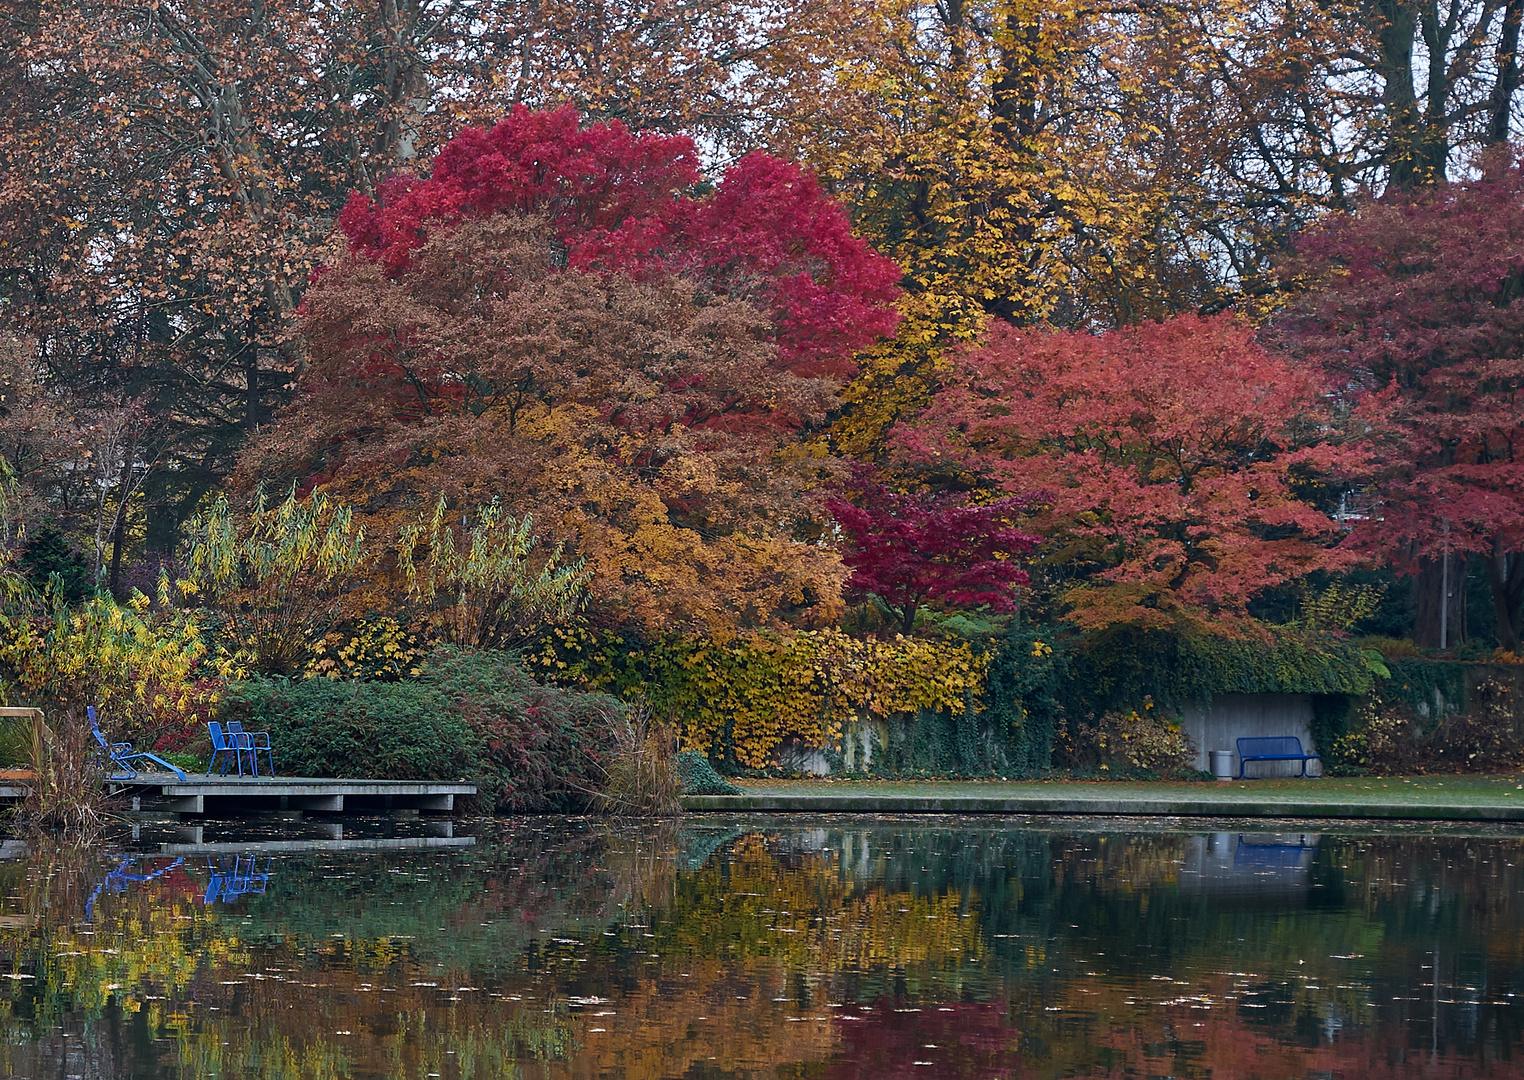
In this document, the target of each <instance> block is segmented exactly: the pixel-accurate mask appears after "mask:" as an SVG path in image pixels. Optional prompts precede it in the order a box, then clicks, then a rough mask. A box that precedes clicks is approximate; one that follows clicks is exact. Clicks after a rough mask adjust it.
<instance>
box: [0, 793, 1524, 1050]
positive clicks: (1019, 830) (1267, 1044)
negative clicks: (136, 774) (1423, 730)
mask: <svg viewBox="0 0 1524 1080" xmlns="http://www.w3.org/2000/svg"><path fill="white" fill-rule="evenodd" d="M1275 828H1279V829H1280V830H1281V831H1279V832H1271V831H1268V830H1267V828H1266V826H1265V825H1264V824H1262V823H1261V824H1259V825H1250V824H1245V823H1236V824H1235V823H1218V824H1215V825H1211V826H1202V827H1198V828H1195V829H1192V830H1188V831H1166V830H1164V829H1158V828H1156V829H1151V830H1150V829H1148V828H1147V827H1146V826H1143V825H1139V824H1137V823H1131V824H1123V823H1117V822H1110V823H1097V822H1088V823H1086V822H1067V823H1064V822H1053V821H1041V820H1009V821H991V820H989V819H936V820H932V821H928V820H926V819H920V820H915V819H905V820H884V819H863V818H852V817H837V818H822V819H819V820H814V821H809V822H801V821H800V820H799V819H788V820H783V819H779V820H774V821H768V822H758V821H755V820H751V821H741V820H718V819H713V818H707V819H706V818H690V819H688V820H687V821H685V822H684V823H682V824H680V825H666V826H655V825H646V824H627V825H610V824H602V823H594V822H583V821H563V820H550V819H526V820H516V821H500V822H481V823H474V824H471V825H463V824H459V823H457V824H456V825H455V826H454V827H453V829H452V828H451V827H449V826H448V825H446V824H439V825H431V824H428V823H421V824H411V825H409V824H393V823H379V822H378V823H373V824H371V825H359V826H357V825H355V824H353V823H346V824H345V825H343V826H342V827H340V826H336V825H326V826H324V825H314V824H310V823H309V824H305V825H291V826H287V827H286V829H287V831H285V832H280V833H276V832H273V831H271V832H267V833H263V834H250V833H249V832H248V831H245V832H243V833H241V834H239V833H235V832H233V831H232V830H233V827H232V826H228V827H225V828H224V829H223V830H222V831H221V832H219V831H218V828H217V827H216V826H207V827H206V828H205V829H204V830H202V831H200V832H197V831H195V830H186V831H180V832H176V831H174V830H170V829H168V828H166V829H164V830H162V832H161V833H159V834H153V833H152V832H151V830H149V829H147V828H145V829H143V830H142V832H141V833H140V835H139V836H138V838H137V839H136V840H135V841H130V840H128V839H127V838H125V837H124V838H122V839H121V840H120V841H118V842H117V843H115V844H113V845H110V846H109V847H108V850H107V851H105V852H97V853H93V854H80V853H67V852H57V851H33V852H21V851H19V850H18V849H17V845H16V844H14V842H13V843H11V844H8V845H6V850H4V851H0V858H3V856H5V855H6V854H9V855H10V856H11V857H10V858H9V859H5V860H4V861H0V1034H3V1038H0V1075H9V1076H17V1077H58V1078H66V1077H81V1078H95V1077H198V1078H199V1077H260V1078H277V1077H280V1078H285V1077H303V1078H327V1077H355V1078H361V1077H408V1078H414V1077H416V1078H420V1080H423V1078H432V1077H439V1078H455V1077H514V1076H523V1077H622V1078H632V1080H633V1078H638V1077H653V1078H654V1077H692V1078H695V1080H697V1078H721V1077H743V1076H744V1077H818V1078H822V1080H838V1078H839V1080H849V1078H856V1077H870V1078H873V1080H892V1078H899V1077H904V1078H907V1080H931V1078H934V1077H960V1078H962V1077H974V1078H978V1077H1005V1076H1011V1077H1067V1076H1114V1077H1165V1076H1174V1077H1202V1078H1205V1077H1211V1078H1213V1080H1222V1078H1233V1077H1265V1078H1270V1077H1287V1078H1296V1080H1303V1078H1309V1077H1330V1078H1331V1077H1350V1078H1354V1077H1392V1078H1398V1077H1494V1076H1498V1077H1501V1076H1516V1075H1519V1076H1524V996H1521V995H1524V869H1521V865H1524V839H1521V838H1520V836H1518V835H1514V834H1510V833H1508V832H1494V833H1492V834H1490V835H1459V834H1457V835H1448V836H1446V835H1442V836H1426V835H1421V834H1419V833H1418V832H1415V831H1408V832H1405V833H1404V832H1389V833H1372V832H1359V831H1328V830H1326V829H1325V830H1324V831H1322V832H1321V833H1317V832H1313V831H1311V829H1312V827H1311V826H1306V825H1303V826H1296V825H1289V824H1282V825H1279V826H1275ZM1303 830H1305V831H1303ZM466 834H470V835H466Z"/></svg>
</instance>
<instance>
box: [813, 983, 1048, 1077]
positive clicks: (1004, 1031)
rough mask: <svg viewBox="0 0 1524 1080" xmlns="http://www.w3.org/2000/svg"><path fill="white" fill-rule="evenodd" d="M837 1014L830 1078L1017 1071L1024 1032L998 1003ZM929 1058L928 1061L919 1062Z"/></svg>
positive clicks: (881, 1006)
mask: <svg viewBox="0 0 1524 1080" xmlns="http://www.w3.org/2000/svg"><path fill="white" fill-rule="evenodd" d="M832 1011H833V1012H837V1013H838V1015H837V1028H838V1030H839V1031H840V1033H841V1044H840V1047H841V1048H840V1051H839V1056H838V1057H837V1058H836V1060H835V1061H833V1062H832V1063H831V1066H830V1068H829V1069H827V1071H826V1076H827V1077H829V1078H830V1080H848V1078H856V1077H872V1078H873V1080H901V1078H903V1080H936V1078H939V1077H947V1078H949V1080H952V1078H958V1080H969V1078H970V1077H975V1078H977V1077H997V1076H998V1077H1006V1076H1015V1075H1018V1072H1019V1070H1020V1064H1021V1062H1020V1056H1019V1053H1018V1046H1019V1041H1020V1038H1021V1036H1020V1033H1019V1032H1017V1031H1016V1030H1015V1029H1014V1028H1012V1027H1011V1026H1010V1025H1009V1024H1008V1022H1007V1019H1006V1013H1005V1008H1004V1006H1003V1005H997V1004H957V1005H923V1006H921V1007H920V1008H918V1009H906V1008H899V1009H897V1008H895V1006H894V1003H893V1002H889V1001H881V1002H879V1003H878V1004H876V1005H873V1006H862V1007H852V1008H846V1009H841V1010H839V1011H838V1010H832ZM917 1062H926V1063H929V1064H917Z"/></svg>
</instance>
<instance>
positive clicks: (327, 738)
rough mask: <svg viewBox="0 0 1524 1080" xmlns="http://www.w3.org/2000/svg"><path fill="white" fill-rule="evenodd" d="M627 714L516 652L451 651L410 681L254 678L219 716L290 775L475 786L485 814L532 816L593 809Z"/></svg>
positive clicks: (235, 689)
mask: <svg viewBox="0 0 1524 1080" xmlns="http://www.w3.org/2000/svg"><path fill="white" fill-rule="evenodd" d="M622 708H623V706H622V705H621V703H620V702H618V701H617V700H616V699H614V698H611V697H608V696H606V695H602V694H585V693H580V692H577V691H572V690H563V689H559V688H557V687H547V686H543V685H541V684H540V683H537V682H536V681H535V680H534V679H533V678H532V677H531V676H530V675H529V674H528V673H527V672H526V671H525V670H524V669H523V668H522V667H521V666H519V664H518V662H517V661H516V660H515V659H513V657H512V656H510V655H509V654H506V653H493V652H481V653H472V652H461V651H457V650H441V651H439V652H437V653H434V654H433V655H431V656H430V657H429V659H428V660H427V661H426V662H425V664H424V666H423V668H422V672H421V674H420V675H419V677H418V678H417V679H414V680H409V681H406V682H378V681H370V680H354V681H340V680H333V679H282V678H254V679H249V680H247V681H245V682H242V683H238V684H236V685H234V686H231V687H229V688H228V691H227V693H226V694H225V695H224V696H223V699H222V702H221V704H220V705H219V707H218V715H219V717H220V718H222V719H224V720H238V721H241V722H242V723H243V725H244V727H246V728H249V729H251V730H261V731H269V732H270V739H271V742H272V743H273V744H274V746H275V756H276V765H277V767H279V769H280V770H281V772H283V773H286V774H288V775H290V774H295V775H300V776H337V777H367V778H375V779H381V780H465V781H468V782H472V783H475V784H476V785H477V788H478V800H479V802H480V803H481V804H482V805H483V806H485V807H487V808H491V809H496V810H500V811H505V812H526V811H541V810H556V809H569V808H577V807H581V806H582V805H583V804H584V803H585V802H586V801H587V799H588V798H589V797H590V796H591V795H592V793H593V792H594V791H595V790H596V789H597V787H598V780H599V778H600V777H601V775H602V759H603V757H604V756H605V755H606V753H607V750H608V746H609V741H610V736H609V730H608V728H609V719H610V717H611V716H617V715H619V711H620V710H621V709H622Z"/></svg>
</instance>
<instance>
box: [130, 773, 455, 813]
mask: <svg viewBox="0 0 1524 1080" xmlns="http://www.w3.org/2000/svg"><path fill="white" fill-rule="evenodd" d="M110 786H111V788H112V789H113V791H114V792H115V793H117V794H120V795H122V796H125V797H129V798H131V799H132V800H133V809H135V810H146V811H152V810H157V811H165V812H172V813H176V814H182V815H183V814H206V815H213V816H218V817H239V816H242V815H244V814H247V813H250V812H256V813H257V812H259V811H272V810H288V811H289V810H311V811H320V812H323V813H329V814H373V813H385V812H387V811H390V810H424V811H432V812H435V813H450V812H452V811H453V810H454V809H455V797H456V796H457V795H475V794H476V785H475V784H466V783H449V782H443V781H436V780H330V779H322V778H317V777H305V776H260V777H252V776H195V775H192V776H191V777H190V778H189V779H188V780H185V781H181V780H179V779H178V778H176V777H174V776H171V775H169V774H167V773H142V774H140V775H139V776H138V778H137V779H135V780H118V781H112V782H111V785H110Z"/></svg>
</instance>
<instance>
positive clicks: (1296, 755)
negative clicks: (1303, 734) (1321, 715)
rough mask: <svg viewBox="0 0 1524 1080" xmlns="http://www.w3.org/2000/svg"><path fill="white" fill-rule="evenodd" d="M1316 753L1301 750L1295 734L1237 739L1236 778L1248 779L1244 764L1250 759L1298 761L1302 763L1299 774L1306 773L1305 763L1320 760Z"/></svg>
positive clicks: (1300, 743)
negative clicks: (1245, 774)
mask: <svg viewBox="0 0 1524 1080" xmlns="http://www.w3.org/2000/svg"><path fill="white" fill-rule="evenodd" d="M1320 760H1322V759H1321V758H1319V757H1318V755H1317V754H1309V753H1306V752H1305V751H1303V750H1302V740H1301V739H1299V738H1297V737H1296V736H1295V735H1270V736H1264V737H1260V738H1253V739H1239V740H1238V778H1239V779H1240V780H1246V779H1248V778H1247V777H1246V776H1244V766H1245V765H1247V764H1249V762H1251V761H1300V762H1301V763H1302V772H1301V775H1303V776H1306V775H1307V763H1308V762H1309V761H1320Z"/></svg>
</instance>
